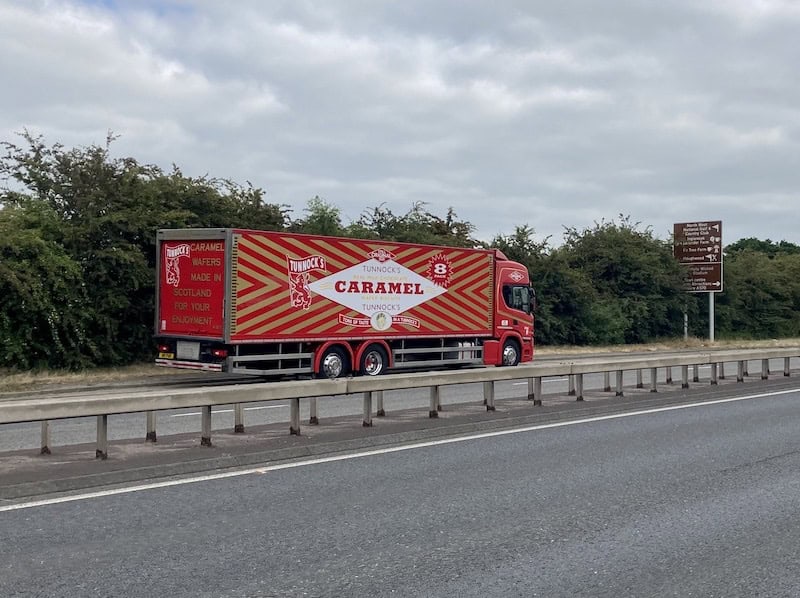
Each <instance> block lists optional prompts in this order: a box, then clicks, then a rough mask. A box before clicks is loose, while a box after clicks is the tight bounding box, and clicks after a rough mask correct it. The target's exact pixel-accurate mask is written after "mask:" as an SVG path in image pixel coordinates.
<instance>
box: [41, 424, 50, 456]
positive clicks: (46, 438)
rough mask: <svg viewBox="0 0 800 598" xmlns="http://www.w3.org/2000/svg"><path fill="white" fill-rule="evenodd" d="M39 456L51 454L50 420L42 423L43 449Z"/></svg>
mask: <svg viewBox="0 0 800 598" xmlns="http://www.w3.org/2000/svg"><path fill="white" fill-rule="evenodd" d="M39 454H40V455H49V454H50V422H49V421H48V420H44V421H42V448H41V450H40V451H39Z"/></svg>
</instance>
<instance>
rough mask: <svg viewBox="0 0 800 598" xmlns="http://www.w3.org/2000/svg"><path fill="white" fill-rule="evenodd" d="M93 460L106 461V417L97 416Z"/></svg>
mask: <svg viewBox="0 0 800 598" xmlns="http://www.w3.org/2000/svg"><path fill="white" fill-rule="evenodd" d="M94 458H95V459H102V460H103V461H105V460H106V459H108V416H107V415H98V416H97V449H96V450H95V451H94Z"/></svg>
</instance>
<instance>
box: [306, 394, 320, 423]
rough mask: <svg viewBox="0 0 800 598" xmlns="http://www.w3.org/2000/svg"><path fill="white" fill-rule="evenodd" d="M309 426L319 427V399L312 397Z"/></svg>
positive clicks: (309, 409)
mask: <svg viewBox="0 0 800 598" xmlns="http://www.w3.org/2000/svg"><path fill="white" fill-rule="evenodd" d="M308 425H310V426H317V425H319V415H318V414H317V397H311V398H310V399H309V403H308Z"/></svg>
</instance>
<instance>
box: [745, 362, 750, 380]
mask: <svg viewBox="0 0 800 598" xmlns="http://www.w3.org/2000/svg"><path fill="white" fill-rule="evenodd" d="M749 376H750V362H749V361H745V362H744V377H745V378H748V377H749Z"/></svg>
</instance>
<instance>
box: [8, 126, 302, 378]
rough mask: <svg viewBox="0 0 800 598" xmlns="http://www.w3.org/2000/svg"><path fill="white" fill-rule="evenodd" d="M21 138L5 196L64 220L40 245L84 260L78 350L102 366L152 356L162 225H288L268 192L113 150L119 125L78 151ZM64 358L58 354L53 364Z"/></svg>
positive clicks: (12, 153) (13, 205) (12, 148)
mask: <svg viewBox="0 0 800 598" xmlns="http://www.w3.org/2000/svg"><path fill="white" fill-rule="evenodd" d="M22 137H23V139H24V141H25V144H24V145H21V146H18V145H15V144H12V143H3V144H2V145H3V147H4V148H5V150H6V155H5V156H4V157H3V158H2V159H0V175H1V176H2V177H3V178H4V179H5V180H6V181H8V183H7V185H6V186H5V188H4V189H2V193H1V194H0V205H3V206H5V209H16V210H20V211H22V212H25V213H27V212H32V213H47V214H50V215H51V217H52V220H53V222H55V223H56V224H55V225H53V226H48V227H41V228H40V229H38V230H39V233H38V234H39V236H40V240H41V241H42V242H43V243H44V245H43V246H42V247H45V248H52V251H56V249H57V250H58V251H60V252H62V253H63V256H62V257H64V258H69V260H71V261H72V263H74V264H75V265H76V266H77V268H78V273H79V275H78V276H77V277H75V275H74V272H72V271H71V270H68V272H70V273H71V277H70V278H69V280H70V281H71V284H73V285H74V286H75V288H76V289H79V290H80V291H81V292H80V293H78V294H75V295H73V296H72V300H74V301H75V302H77V304H78V308H79V309H80V310H81V313H83V314H85V319H86V325H85V329H83V334H82V335H80V339H82V340H81V341H80V342H83V343H84V345H85V346H81V347H79V348H78V351H77V352H78V353H79V354H81V355H92V356H93V362H94V364H95V365H120V364H127V363H131V362H132V361H136V360H142V359H149V358H150V357H151V356H152V344H153V343H152V322H153V319H154V301H155V296H154V295H155V293H154V287H155V262H156V259H155V257H156V256H155V238H156V231H157V230H158V229H159V228H185V227H241V228H264V229H270V228H271V229H281V228H283V227H284V226H285V224H286V221H287V210H286V207H285V206H276V205H272V204H267V203H265V202H264V201H263V192H262V191H261V190H260V189H254V188H253V187H252V186H249V185H248V186H246V187H242V186H239V185H236V184H235V183H232V182H230V181H226V180H218V179H208V178H199V179H192V178H187V177H185V176H183V174H182V173H181V172H180V170H178V169H177V168H174V169H173V172H172V173H171V174H169V175H165V174H164V173H163V172H162V171H161V170H160V169H159V168H157V167H155V166H144V165H140V164H138V163H137V162H136V160H134V159H133V158H122V159H112V158H111V156H110V151H109V148H110V146H111V144H112V142H113V140H114V137H113V135H111V134H109V136H108V138H107V140H106V144H105V146H91V147H88V148H73V149H70V150H68V149H65V148H64V147H63V146H61V145H60V144H55V145H53V146H52V147H47V146H46V145H45V144H44V142H43V141H42V139H41V138H40V137H34V136H32V135H30V134H29V133H27V132H25V133H23V135H22ZM17 241H19V239H17ZM22 241H24V239H23V240H22ZM42 251H44V250H42ZM52 251H51V252H50V253H52ZM42 255H43V256H47V255H49V254H48V253H46V252H45V253H42ZM51 257H52V256H51ZM43 259H44V258H43ZM46 263H48V264H49V263H50V258H47V261H46ZM12 289H14V290H15V292H18V293H23V291H24V287H20V286H16V287H12ZM18 299H19V298H15V299H14V300H18ZM75 338H78V337H75ZM63 361H64V360H63V358H62V357H61V356H58V355H53V356H52V360H51V362H52V363H54V364H56V363H57V364H61V363H63ZM20 364H22V362H20Z"/></svg>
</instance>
